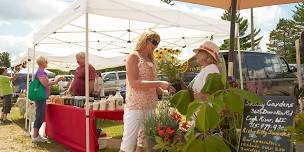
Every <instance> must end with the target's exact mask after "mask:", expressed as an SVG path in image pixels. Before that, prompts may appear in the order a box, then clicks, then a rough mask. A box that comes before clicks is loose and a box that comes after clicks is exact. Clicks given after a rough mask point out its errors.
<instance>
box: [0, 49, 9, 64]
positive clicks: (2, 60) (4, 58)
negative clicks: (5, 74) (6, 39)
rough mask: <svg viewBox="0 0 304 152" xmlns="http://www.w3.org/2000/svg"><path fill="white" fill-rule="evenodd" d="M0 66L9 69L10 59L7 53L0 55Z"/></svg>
mask: <svg viewBox="0 0 304 152" xmlns="http://www.w3.org/2000/svg"><path fill="white" fill-rule="evenodd" d="M0 66H4V67H11V58H10V54H9V53H8V52H2V53H0Z"/></svg>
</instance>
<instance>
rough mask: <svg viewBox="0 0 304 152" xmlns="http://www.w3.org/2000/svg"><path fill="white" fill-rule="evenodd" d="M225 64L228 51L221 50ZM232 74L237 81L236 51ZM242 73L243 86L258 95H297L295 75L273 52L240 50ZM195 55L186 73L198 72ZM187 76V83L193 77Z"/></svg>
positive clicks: (284, 61) (282, 59)
mask: <svg viewBox="0 0 304 152" xmlns="http://www.w3.org/2000/svg"><path fill="white" fill-rule="evenodd" d="M220 54H221V55H222V56H223V57H224V59H225V61H226V64H227V63H228V62H227V60H228V51H221V52H220ZM234 57H235V59H234V61H236V62H235V64H234V65H235V67H234V76H235V78H236V79H237V81H239V67H238V62H237V61H238V59H237V57H238V56H237V51H235V55H234ZM241 58H242V73H243V74H242V75H243V80H244V83H243V85H244V88H245V89H247V90H250V91H253V92H256V93H258V94H259V95H284V96H285V95H286V96H293V95H297V90H298V84H297V77H296V75H295V74H294V73H293V72H294V71H292V70H291V69H290V68H289V65H288V63H287V62H286V60H285V59H284V58H282V57H279V56H278V55H277V54H275V53H269V52H255V51H241ZM195 60H196V59H195V57H193V58H191V59H190V60H189V67H188V70H187V71H188V72H186V73H185V74H187V73H198V72H199V70H200V67H199V66H198V65H197V64H196V62H195ZM192 76H193V77H192V78H188V79H186V80H188V83H189V82H190V80H192V79H193V78H194V76H195V75H192Z"/></svg>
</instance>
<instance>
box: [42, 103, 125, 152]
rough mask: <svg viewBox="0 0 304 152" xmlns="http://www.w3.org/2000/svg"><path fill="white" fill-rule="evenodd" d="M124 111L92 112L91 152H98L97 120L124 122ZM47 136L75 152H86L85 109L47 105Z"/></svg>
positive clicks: (90, 118) (90, 117)
mask: <svg viewBox="0 0 304 152" xmlns="http://www.w3.org/2000/svg"><path fill="white" fill-rule="evenodd" d="M123 113H124V112H123V111H122V110H117V111H90V116H89V120H90V124H89V126H90V151H91V152H94V151H98V149H99V145H98V140H97V131H96V128H95V118H100V119H108V120H123ZM45 121H46V134H47V136H49V137H50V138H52V139H54V140H56V141H57V142H59V143H61V144H63V145H64V146H65V147H66V148H68V149H71V150H73V151H86V132H85V109H83V108H78V107H73V106H66V105H57V104H47V106H46V113H45Z"/></svg>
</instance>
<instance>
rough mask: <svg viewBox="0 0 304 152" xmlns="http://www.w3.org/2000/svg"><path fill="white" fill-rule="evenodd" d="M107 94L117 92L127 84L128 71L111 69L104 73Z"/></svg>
mask: <svg viewBox="0 0 304 152" xmlns="http://www.w3.org/2000/svg"><path fill="white" fill-rule="evenodd" d="M102 78H103V82H104V92H105V95H109V94H115V92H116V91H117V90H119V89H120V88H121V87H123V86H125V85H126V71H111V72H105V73H102Z"/></svg>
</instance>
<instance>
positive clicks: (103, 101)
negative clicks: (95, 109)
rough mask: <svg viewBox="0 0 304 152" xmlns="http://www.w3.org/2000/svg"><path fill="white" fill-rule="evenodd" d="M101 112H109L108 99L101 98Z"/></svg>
mask: <svg viewBox="0 0 304 152" xmlns="http://www.w3.org/2000/svg"><path fill="white" fill-rule="evenodd" d="M99 110H107V99H106V98H101V99H100V101H99Z"/></svg>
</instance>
